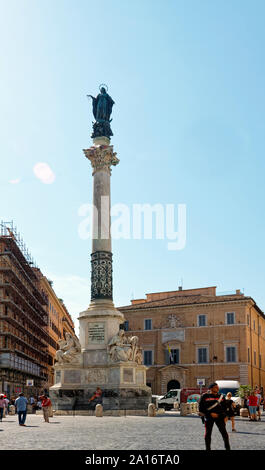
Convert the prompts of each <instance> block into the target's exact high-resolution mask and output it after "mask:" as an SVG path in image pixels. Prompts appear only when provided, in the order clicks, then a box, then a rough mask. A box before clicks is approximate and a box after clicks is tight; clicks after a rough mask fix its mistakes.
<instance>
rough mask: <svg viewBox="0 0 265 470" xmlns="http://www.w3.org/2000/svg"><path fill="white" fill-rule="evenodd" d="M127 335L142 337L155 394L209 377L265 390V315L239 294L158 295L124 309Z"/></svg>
mask: <svg viewBox="0 0 265 470" xmlns="http://www.w3.org/2000/svg"><path fill="white" fill-rule="evenodd" d="M119 310H120V311H121V312H122V313H123V314H124V316H125V320H126V321H125V324H124V328H125V330H126V331H127V333H126V334H127V335H129V336H131V335H136V336H138V337H139V343H140V346H141V348H142V350H143V358H144V363H145V365H146V366H147V367H148V371H147V384H148V385H149V386H151V388H152V393H153V394H158V395H160V394H164V393H166V392H167V391H168V390H170V389H171V388H184V387H197V379H205V386H206V387H207V386H208V385H209V384H210V383H211V382H213V381H215V380H238V381H239V382H240V383H241V384H242V385H246V384H250V385H252V386H256V385H258V386H259V387H261V388H264V386H265V316H264V313H263V312H262V311H261V310H260V308H259V307H258V306H257V304H256V303H255V301H254V300H253V299H252V298H251V297H246V296H244V295H243V294H242V293H241V292H240V291H239V290H237V291H236V292H235V294H232V295H216V287H207V288H199V289H189V290H182V289H181V288H180V289H179V290H177V291H171V292H158V293H152V294H147V295H146V298H145V299H138V300H133V301H132V304H131V305H129V306H125V307H120V308H119Z"/></svg>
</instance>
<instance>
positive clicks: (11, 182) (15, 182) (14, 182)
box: [9, 178, 21, 184]
mask: <svg viewBox="0 0 265 470" xmlns="http://www.w3.org/2000/svg"><path fill="white" fill-rule="evenodd" d="M20 181H21V180H20V178H16V179H14V180H10V181H9V183H10V184H18V183H20Z"/></svg>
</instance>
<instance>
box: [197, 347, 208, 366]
mask: <svg viewBox="0 0 265 470" xmlns="http://www.w3.org/2000/svg"><path fill="white" fill-rule="evenodd" d="M207 352H208V349H207V348H198V363H199V364H207V362H208V358H207V355H208V354H207Z"/></svg>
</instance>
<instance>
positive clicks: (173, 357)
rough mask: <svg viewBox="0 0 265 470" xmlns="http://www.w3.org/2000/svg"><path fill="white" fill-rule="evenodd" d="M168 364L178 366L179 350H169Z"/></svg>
mask: <svg viewBox="0 0 265 470" xmlns="http://www.w3.org/2000/svg"><path fill="white" fill-rule="evenodd" d="M170 364H179V349H171V358H170Z"/></svg>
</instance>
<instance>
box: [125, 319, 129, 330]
mask: <svg viewBox="0 0 265 470" xmlns="http://www.w3.org/2000/svg"><path fill="white" fill-rule="evenodd" d="M124 331H129V322H128V320H126V321H125V322H124Z"/></svg>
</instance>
